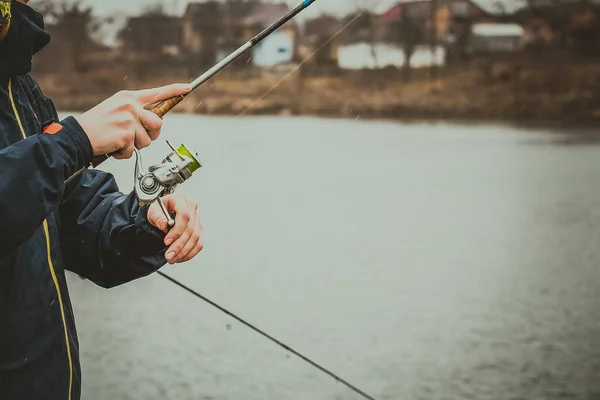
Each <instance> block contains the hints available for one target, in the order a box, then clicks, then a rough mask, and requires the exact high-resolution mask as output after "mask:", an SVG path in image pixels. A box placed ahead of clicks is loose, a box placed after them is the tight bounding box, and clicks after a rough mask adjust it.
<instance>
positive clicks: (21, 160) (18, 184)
mask: <svg viewBox="0 0 600 400" xmlns="http://www.w3.org/2000/svg"><path fill="white" fill-rule="evenodd" d="M56 127H58V128H60V129H57V130H56V131H53V132H54V134H48V133H44V134H36V135H32V136H30V137H27V138H26V139H23V140H21V141H19V142H17V143H15V144H13V145H10V146H8V147H5V148H3V149H1V150H0V166H2V168H0V193H2V195H1V196H0V219H1V220H2V224H0V251H2V252H4V251H10V250H12V249H14V248H16V247H18V246H19V245H21V244H22V243H24V242H25V241H26V240H27V239H28V238H29V237H31V235H32V234H33V232H35V230H36V229H37V228H38V227H39V226H40V225H41V224H42V222H43V221H44V219H46V218H47V217H48V216H49V215H50V214H51V213H53V212H54V211H56V210H57V209H58V208H59V205H60V202H61V200H62V197H63V192H64V186H65V183H64V182H65V180H66V179H67V178H69V177H70V176H71V175H73V174H74V173H75V172H76V171H78V170H79V169H81V168H82V167H84V166H85V165H88V164H89V163H90V162H91V160H92V157H93V151H92V147H91V144H90V143H89V139H88V138H87V135H86V134H85V132H84V131H83V130H82V129H81V127H80V126H79V124H78V123H77V121H76V120H75V119H74V118H72V117H69V118H66V119H64V120H62V121H60V123H59V124H56V126H55V128H56Z"/></svg>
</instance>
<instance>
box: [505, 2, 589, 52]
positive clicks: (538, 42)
mask: <svg viewBox="0 0 600 400" xmlns="http://www.w3.org/2000/svg"><path fill="white" fill-rule="evenodd" d="M514 20H515V21H518V22H519V23H520V24H522V25H523V27H524V29H525V37H526V41H527V44H528V45H529V46H536V47H540V46H542V47H544V46H545V47H548V46H556V45H562V46H590V45H592V46H593V45H594V42H596V41H597V38H598V37H600V5H599V4H595V3H594V2H591V1H580V0H552V1H549V0H530V2H529V3H528V5H527V6H526V7H523V8H521V9H520V10H518V11H517V12H516V13H515V14H514Z"/></svg>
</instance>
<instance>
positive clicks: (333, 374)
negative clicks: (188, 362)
mask: <svg viewBox="0 0 600 400" xmlns="http://www.w3.org/2000/svg"><path fill="white" fill-rule="evenodd" d="M364 13H365V12H364V11H362V12H360V13H359V14H357V15H356V16H355V17H354V18H352V20H350V21H349V22H348V23H347V24H345V25H344V26H343V27H342V28H341V29H340V30H338V31H337V32H336V33H335V34H333V36H331V37H330V38H329V39H327V40H326V41H325V42H324V43H322V44H321V45H320V46H319V47H318V48H317V49H315V50H313V51H312V52H311V53H309V54H308V55H307V56H306V58H305V59H304V60H302V62H301V63H300V64H298V66H296V68H294V69H293V70H292V71H290V72H288V73H287V74H286V75H285V76H284V77H283V78H282V79H281V80H279V81H278V82H277V83H275V85H273V86H272V87H270V88H269V89H268V90H267V91H266V92H265V93H263V94H262V95H261V96H260V97H258V98H257V99H255V100H254V101H253V102H252V103H251V104H250V105H249V106H248V107H246V108H245V109H244V110H243V111H242V112H241V113H240V114H238V117H240V116H242V115H244V114H245V113H246V112H248V111H250V110H251V109H252V108H253V107H254V105H255V104H256V103H257V102H259V101H260V100H262V99H264V98H265V97H266V96H268V95H269V94H270V93H271V92H273V90H275V89H276V88H277V87H279V86H280V85H281V84H282V83H283V82H284V81H285V80H286V79H288V78H289V77H290V76H291V75H292V74H293V73H294V72H296V71H297V70H299V69H300V68H301V67H302V66H303V65H304V64H305V63H306V62H307V61H308V60H310V59H311V58H312V57H313V56H314V55H315V54H316V53H317V52H319V51H320V50H322V49H323V48H325V46H327V45H328V44H329V43H331V41H333V39H335V38H336V37H337V36H339V35H340V34H341V33H342V32H343V31H344V30H345V29H346V28H348V27H349V26H350V25H351V24H352V23H354V22H355V21H356V20H357V19H358V18H360V17H361V16H362V15H363V14H364ZM157 274H158V275H160V276H162V277H163V278H165V279H166V280H168V281H170V282H171V283H173V284H175V285H177V286H179V287H180V288H182V289H184V290H185V291H187V292H189V293H191V294H192V295H194V296H195V297H196V298H198V299H200V300H203V301H204V302H206V303H208V304H210V305H211V306H213V307H215V308H217V309H218V310H220V311H222V312H223V313H225V314H227V315H229V316H230V317H232V318H234V319H235V320H237V321H238V322H240V323H242V324H244V325H245V326H247V327H248V328H250V329H252V330H253V331H255V332H257V333H258V334H260V335H262V336H263V337H265V338H267V339H268V340H270V341H271V342H273V343H275V344H277V345H278V346H280V347H282V348H283V349H285V350H287V351H289V352H291V353H293V354H294V355H296V356H297V357H299V358H301V359H302V360H304V361H306V362H307V363H309V364H310V365H312V366H313V367H315V368H317V369H318V370H320V371H321V372H323V373H325V374H327V375H329V376H330V377H332V378H333V379H335V380H336V381H337V382H340V383H342V384H343V385H345V386H346V387H348V388H349V389H350V390H352V391H353V392H355V393H357V394H359V395H361V396H362V397H364V398H365V399H368V400H375V398H373V397H372V396H369V395H368V394H366V393H365V392H363V391H362V390H360V389H359V388H357V387H356V386H354V385H352V384H351V383H350V382H348V381H346V380H345V379H342V378H341V377H340V376H339V375H337V374H335V373H333V372H331V371H330V370H328V369H326V368H324V367H322V366H321V365H319V364H318V363H316V362H315V361H312V360H311V359H309V358H308V357H306V356H304V355H303V354H301V353H299V352H298V351H296V350H294V349H293V348H291V347H290V346H288V345H286V344H285V343H282V342H281V341H279V340H277V339H276V338H274V337H273V336H271V335H269V334H268V333H266V332H264V331H263V330H261V329H259V328H257V327H256V326H254V325H252V324H251V323H249V322H247V321H246V320H244V319H243V318H240V317H238V316H237V315H235V314H234V313H232V312H231V311H229V310H227V309H226V308H224V307H222V306H220V305H218V304H217V303H215V302H214V301H211V300H209V299H208V298H206V297H205V296H203V295H201V294H200V293H198V292H196V291H195V290H193V289H191V288H190V287H188V286H186V285H184V284H183V283H181V282H179V281H178V280H176V279H174V278H172V277H170V276H169V275H167V274H165V273H163V272H160V271H157Z"/></svg>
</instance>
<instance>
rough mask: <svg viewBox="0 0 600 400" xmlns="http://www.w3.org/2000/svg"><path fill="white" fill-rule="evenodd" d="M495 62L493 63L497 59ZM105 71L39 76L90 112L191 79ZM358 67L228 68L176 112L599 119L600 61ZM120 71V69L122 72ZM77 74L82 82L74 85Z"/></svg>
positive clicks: (567, 124) (64, 99) (587, 122)
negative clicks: (238, 71) (126, 94)
mask: <svg viewBox="0 0 600 400" xmlns="http://www.w3.org/2000/svg"><path fill="white" fill-rule="evenodd" d="M490 65H491V66H490ZM115 75H117V74H114V73H113V74H112V75H111V76H101V75H100V72H95V73H93V74H90V75H88V76H80V77H60V76H59V77H57V76H42V77H38V80H39V81H40V84H41V86H42V87H43V88H45V89H44V90H45V92H46V95H48V96H49V97H50V98H52V99H53V101H54V103H55V105H56V107H57V109H61V110H71V111H73V112H77V111H80V112H83V111H86V110H88V109H89V108H91V107H93V106H95V105H96V104H98V103H100V102H101V101H103V100H104V99H106V98H108V97H110V96H111V95H112V94H114V93H116V92H118V91H120V90H137V89H141V88H148V87H156V86H161V85H165V84H169V83H172V82H177V81H178V82H186V81H188V78H187V77H182V76H179V77H170V78H168V79H167V77H161V78H154V79H145V80H143V81H142V80H135V79H133V78H131V77H127V76H126V77H125V79H123V78H121V79H118V78H115ZM401 75H402V74H401V71H397V70H384V71H358V72H351V73H345V74H343V75H341V76H302V75H301V74H294V75H291V76H289V77H288V78H287V79H284V80H283V81H282V77H281V76H266V77H265V76H262V77H261V76H258V77H257V76H250V77H242V76H235V75H225V74H223V76H219V77H216V78H215V79H214V80H212V81H211V82H210V83H208V84H207V85H205V86H202V87H200V88H198V90H196V91H195V92H193V93H191V94H190V95H189V96H188V97H187V98H186V99H185V100H184V101H183V102H181V103H180V104H179V105H178V106H177V107H176V108H175V109H173V111H171V112H172V113H184V114H196V115H214V116H232V117H235V116H240V115H244V116H306V117H323V118H336V119H346V120H352V119H359V120H368V121H372V120H385V121H391V122H401V123H412V122H419V123H460V124H467V125H469V124H476V125H480V124H502V125H512V126H528V127H535V126H540V127H548V126H550V127H554V128H557V127H561V128H580V127H581V128H596V127H600V60H598V61H595V62H590V63H584V64H575V65H574V64H565V65H559V66H554V65H553V66H547V65H529V64H525V65H522V64H516V63H515V62H504V63H492V64H483V65H479V64H476V63H473V64H468V65H461V66H457V67H454V68H453V69H450V68H446V69H444V70H440V71H439V74H438V77H437V78H436V79H435V80H432V79H430V78H429V77H427V74H426V71H414V74H413V78H412V79H411V80H410V81H405V80H403V79H402V78H401ZM117 76H118V75H117ZM73 82H80V83H81V84H80V85H77V86H74V85H73Z"/></svg>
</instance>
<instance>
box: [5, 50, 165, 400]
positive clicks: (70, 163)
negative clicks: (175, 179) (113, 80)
mask: <svg viewBox="0 0 600 400" xmlns="http://www.w3.org/2000/svg"><path fill="white" fill-rule="evenodd" d="M0 62H7V60H6V59H5V60H0ZM92 157H93V153H92V147H91V145H90V142H89V140H88V138H87V135H86V134H85V132H84V131H83V130H82V128H81V126H80V125H79V124H78V122H77V121H76V120H75V119H74V118H72V117H69V118H66V119H63V120H62V121H59V119H58V115H57V113H56V110H55V108H54V106H53V104H52V102H51V101H50V100H49V99H47V98H46V97H45V96H44V95H43V94H42V91H41V90H40V88H39V86H38V85H37V83H36V82H35V81H34V80H33V79H32V78H31V77H30V76H29V75H21V76H1V75H0V222H1V223H0V399H2V400H12V399H15V400H17V399H18V400H29V399H31V400H33V399H36V400H38V399H48V400H53V399H61V400H77V399H79V398H80V393H81V370H80V364H79V350H78V341H77V332H76V329H75V323H74V320H73V309H72V308H71V302H70V299H69V292H68V289H67V282H66V280H65V271H72V272H74V273H76V274H78V275H80V276H83V277H85V278H87V279H89V280H90V281H92V282H94V283H95V284H97V285H99V286H101V287H104V288H110V287H114V286H117V285H121V284H124V283H127V282H130V281H132V280H134V279H137V278H140V277H143V276H147V275H149V274H151V273H152V272H155V271H156V270H157V269H159V268H160V267H162V266H163V265H165V264H166V260H165V258H164V252H165V250H166V247H165V246H164V244H163V240H164V234H163V233H162V232H161V231H159V230H158V229H156V228H154V227H153V226H151V225H150V224H149V222H148V220H147V219H146V212H147V210H146V208H145V207H139V205H138V204H137V202H136V200H135V197H134V195H133V194H129V195H125V194H123V193H121V192H119V189H118V187H117V184H116V182H115V180H114V178H113V176H111V175H110V174H107V173H105V172H101V171H98V170H91V169H90V170H87V171H86V172H84V173H83V174H82V175H81V177H80V178H79V179H74V180H72V182H70V183H69V184H65V181H66V180H67V179H68V178H69V177H70V176H72V175H73V174H74V173H75V172H76V171H78V170H80V169H81V168H82V167H85V166H88V165H89V164H90V162H91V160H92Z"/></svg>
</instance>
